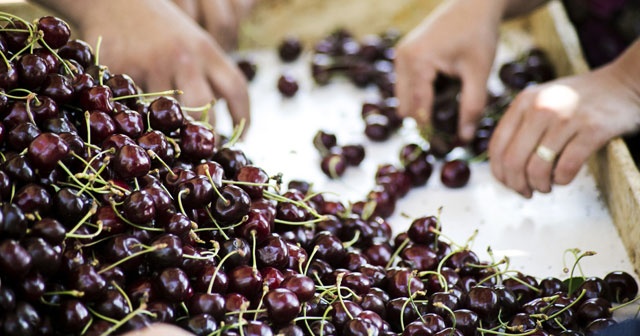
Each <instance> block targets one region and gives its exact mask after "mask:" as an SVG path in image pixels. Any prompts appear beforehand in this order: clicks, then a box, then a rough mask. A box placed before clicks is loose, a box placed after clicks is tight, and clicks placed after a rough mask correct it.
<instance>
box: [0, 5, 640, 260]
mask: <svg viewBox="0 0 640 336" xmlns="http://www.w3.org/2000/svg"><path fill="white" fill-rule="evenodd" d="M439 3H440V1H439V0H395V1H388V0H349V1H343V0H322V1H309V0H261V1H260V2H259V5H258V7H257V8H256V10H255V11H254V13H253V14H252V16H251V17H250V18H249V19H248V20H247V22H246V23H245V24H244V25H243V27H242V34H241V48H244V49H254V48H274V47H275V46H276V45H277V44H278V43H279V42H280V41H281V40H282V38H283V37H285V36H286V35H288V34H295V35H296V36H298V37H300V38H301V39H302V40H303V41H304V42H305V43H307V44H309V45H310V44H311V43H313V42H314V41H317V40H318V39H320V38H322V37H324V36H326V35H327V34H328V33H329V32H331V31H332V30H334V29H336V28H338V27H344V28H347V29H349V30H350V31H352V32H353V33H354V34H355V35H356V36H362V35H366V34H372V33H378V32H381V31H384V30H385V29H388V28H394V29H397V30H399V31H400V32H401V33H404V32H407V31H409V30H410V29H411V28H412V27H414V26H415V25H416V24H418V23H419V22H420V20H422V19H423V18H424V17H425V16H426V15H428V13H429V12H430V11H431V10H432V9H433V8H435V6H437V5H438V4H439ZM0 10H2V11H7V12H11V13H14V14H16V15H19V16H21V17H24V18H28V19H33V18H37V17H39V16H42V15H44V14H49V13H48V12H47V11H46V10H43V9H42V8H41V7H38V6H34V5H33V4H30V3H26V2H24V1H19V0H0ZM381 13H383V14H381ZM513 30H516V31H524V32H526V33H527V34H528V35H530V36H531V37H532V39H533V42H534V43H535V44H536V45H537V46H539V47H541V48H542V49H544V50H545V51H547V52H548V53H549V55H551V57H552V59H553V60H554V63H555V66H556V68H557V70H558V74H559V75H570V74H579V73H583V72H586V71H588V66H587V64H586V63H585V61H584V58H583V56H582V53H581V51H580V47H579V43H578V39H577V36H576V33H575V31H574V29H573V27H572V25H571V24H570V22H569V20H568V18H567V15H566V13H565V11H564V8H563V7H562V5H561V3H560V2H559V1H558V0H554V1H551V2H550V3H549V4H548V5H546V6H544V7H543V8H541V9H539V10H537V11H535V12H534V13H532V14H530V15H528V16H526V17H524V18H520V19H517V20H512V21H510V22H508V23H505V24H504V26H503V31H513ZM588 167H589V170H590V171H591V173H592V174H593V176H594V178H595V180H596V183H597V184H598V187H599V188H600V190H601V194H602V197H603V198H604V201H605V202H606V204H607V205H608V208H609V211H610V213H611V216H612V218H613V221H614V223H615V225H616V226H617V229H618V231H619V233H620V237H621V239H622V241H623V243H624V244H625V247H626V250H627V252H628V255H629V258H630V260H631V263H632V264H633V265H634V268H635V270H636V272H638V271H639V270H640V248H638V246H637V244H636V242H637V241H640V226H638V225H635V218H638V217H639V216H638V215H639V214H640V172H639V171H638V168H637V166H636V165H635V163H634V161H633V159H632V158H631V155H630V153H629V150H628V148H627V146H626V144H625V142H624V141H623V140H622V139H620V138H616V139H614V140H612V141H611V142H609V143H608V144H607V145H606V146H605V147H604V148H602V149H601V150H599V151H598V152H597V153H595V154H594V155H593V156H592V157H591V158H590V159H589V162H588Z"/></svg>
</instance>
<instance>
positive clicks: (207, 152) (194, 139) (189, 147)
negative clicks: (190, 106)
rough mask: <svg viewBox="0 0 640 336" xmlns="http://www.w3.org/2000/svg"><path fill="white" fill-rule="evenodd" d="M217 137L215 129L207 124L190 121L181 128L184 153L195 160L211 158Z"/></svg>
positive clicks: (181, 146) (181, 145)
mask: <svg viewBox="0 0 640 336" xmlns="http://www.w3.org/2000/svg"><path fill="white" fill-rule="evenodd" d="M215 137H216V136H215V132H214V130H213V129H211V128H210V127H208V126H206V125H205V124H202V123H198V122H194V121H192V122H188V123H187V124H186V125H184V126H183V127H182V129H181V130H180V140H181V142H180V148H181V149H182V155H185V156H186V157H188V158H189V159H190V160H193V161H199V160H202V159H208V158H211V157H212V156H213V153H214V151H215V145H216V142H215Z"/></svg>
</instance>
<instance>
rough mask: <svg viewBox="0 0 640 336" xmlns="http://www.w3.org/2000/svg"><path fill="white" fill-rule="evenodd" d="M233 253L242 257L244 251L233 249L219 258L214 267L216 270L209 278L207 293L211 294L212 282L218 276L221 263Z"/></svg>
mask: <svg viewBox="0 0 640 336" xmlns="http://www.w3.org/2000/svg"><path fill="white" fill-rule="evenodd" d="M234 254H239V255H240V256H241V257H244V252H242V251H241V250H233V251H231V252H229V253H227V254H226V255H225V256H224V257H222V259H220V262H219V263H218V267H216V270H215V271H214V272H213V275H212V276H211V280H209V287H207V294H211V293H212V292H213V282H214V280H215V279H216V276H218V270H219V269H220V267H222V264H223V263H224V262H225V260H227V259H229V258H230V257H231V256H232V255H234Z"/></svg>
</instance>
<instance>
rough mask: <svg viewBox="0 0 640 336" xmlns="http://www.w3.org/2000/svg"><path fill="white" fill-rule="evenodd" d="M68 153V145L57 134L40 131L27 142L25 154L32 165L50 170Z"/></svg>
mask: <svg viewBox="0 0 640 336" xmlns="http://www.w3.org/2000/svg"><path fill="white" fill-rule="evenodd" d="M68 154H69V146H68V145H67V143H66V142H65V141H64V140H63V139H62V138H61V137H60V136H59V135H57V134H54V133H41V134H39V135H38V136H36V138H35V139H33V141H31V143H30V144H29V149H28V152H27V156H28V158H29V160H30V161H31V163H32V164H33V166H34V167H36V168H38V169H41V170H44V171H50V170H51V169H53V168H54V167H55V166H57V164H58V162H60V161H61V160H63V159H64V158H65V157H66V156H67V155H68Z"/></svg>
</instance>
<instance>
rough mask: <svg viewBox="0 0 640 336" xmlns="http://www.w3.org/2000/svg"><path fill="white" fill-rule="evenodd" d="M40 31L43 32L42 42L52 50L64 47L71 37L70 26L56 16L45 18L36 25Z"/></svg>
mask: <svg viewBox="0 0 640 336" xmlns="http://www.w3.org/2000/svg"><path fill="white" fill-rule="evenodd" d="M36 26H37V28H38V30H39V31H42V33H43V35H42V40H43V41H44V43H46V44H47V46H49V47H50V48H51V49H58V48H60V47H62V46H64V45H65V44H66V43H67V42H68V41H69V37H70V36H71V29H70V28H69V25H68V24H67V23H66V22H65V21H64V20H62V19H60V18H57V17H55V16H43V17H41V18H40V19H38V22H37V24H36Z"/></svg>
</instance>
